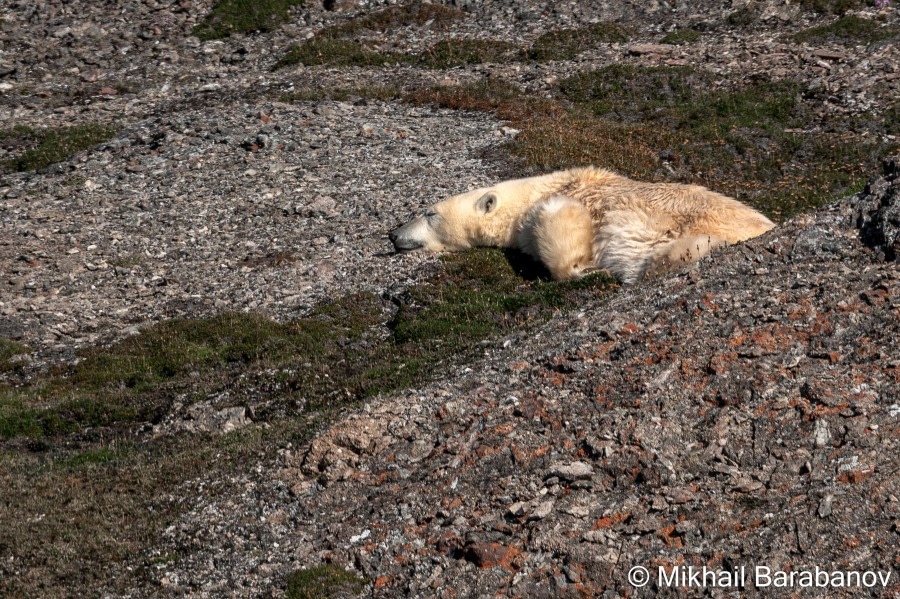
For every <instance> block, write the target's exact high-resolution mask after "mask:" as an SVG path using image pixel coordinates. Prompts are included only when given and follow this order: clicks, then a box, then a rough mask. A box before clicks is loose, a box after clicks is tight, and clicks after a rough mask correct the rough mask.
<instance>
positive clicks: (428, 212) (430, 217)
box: [425, 210, 438, 220]
mask: <svg viewBox="0 0 900 599" xmlns="http://www.w3.org/2000/svg"><path fill="white" fill-rule="evenodd" d="M437 215H438V213H437V212H435V211H434V210H426V211H425V218H427V219H428V220H434V219H435V218H437Z"/></svg>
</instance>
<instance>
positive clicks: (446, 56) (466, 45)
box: [419, 39, 520, 69]
mask: <svg viewBox="0 0 900 599" xmlns="http://www.w3.org/2000/svg"><path fill="white" fill-rule="evenodd" d="M519 55H520V50H519V47H518V46H516V45H515V44H510V43H508V42H501V41H497V40H472V39H449V40H443V41H440V42H438V43H436V44H435V45H434V46H432V47H431V48H429V49H428V50H427V51H426V52H424V53H423V54H422V55H421V56H420V58H419V62H420V63H421V64H423V65H425V66H428V67H431V68H435V69H446V68H450V67H456V66H464V65H467V64H482V63H505V62H509V61H511V60H514V59H516V58H517V57H519Z"/></svg>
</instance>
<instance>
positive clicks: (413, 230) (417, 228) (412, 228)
mask: <svg viewBox="0 0 900 599" xmlns="http://www.w3.org/2000/svg"><path fill="white" fill-rule="evenodd" d="M420 221H421V218H416V219H414V220H412V221H410V222H408V223H406V224H405V225H403V226H402V227H397V228H396V229H394V230H393V231H391V232H390V233H388V239H390V240H391V243H393V244H394V249H395V250H397V251H398V252H411V251H413V250H419V249H422V248H423V247H425V239H423V238H422V231H421V228H422V223H421V222H420Z"/></svg>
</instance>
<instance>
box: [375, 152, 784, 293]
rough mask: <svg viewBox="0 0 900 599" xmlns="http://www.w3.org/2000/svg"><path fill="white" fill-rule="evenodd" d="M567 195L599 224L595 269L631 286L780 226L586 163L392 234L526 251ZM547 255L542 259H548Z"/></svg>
mask: <svg viewBox="0 0 900 599" xmlns="http://www.w3.org/2000/svg"><path fill="white" fill-rule="evenodd" d="M558 195H562V196H565V197H567V198H571V199H572V200H575V201H577V202H580V203H581V204H582V205H583V206H584V207H585V208H586V209H587V210H588V211H589V212H590V215H591V221H592V224H593V231H594V239H593V261H594V266H595V267H596V268H599V269H605V270H607V271H609V273H610V274H612V275H613V276H615V277H616V278H618V279H619V280H621V281H622V282H623V283H625V284H631V283H635V282H637V281H639V280H640V279H641V278H642V277H643V276H644V275H645V274H646V273H648V272H654V273H655V272H661V271H664V270H668V269H670V268H673V267H675V266H678V265H679V264H685V263H689V262H693V261H695V260H699V259H700V258H702V257H703V256H705V255H706V254H708V253H709V252H711V251H713V250H715V249H717V248H719V247H722V246H724V245H727V244H731V243H737V242H739V241H743V240H745V239H749V238H751V237H755V236H757V235H761V234H762V233H765V232H766V231H768V230H769V229H771V228H772V227H774V226H775V224H774V223H773V222H772V221H770V220H769V219H768V218H766V217H765V216H763V215H762V214H761V213H759V212H757V211H756V210H754V209H753V208H750V207H749V206H746V205H745V204H742V203H740V202H738V201H737V200H733V199H731V198H728V197H726V196H723V195H721V194H718V193H715V192H712V191H709V190H708V189H706V188H704V187H699V186H697V185H682V184H679V183H645V182H641V181H634V180H632V179H628V178H626V177H623V176H621V175H617V174H616V173H613V172H611V171H608V170H604V169H599V168H594V167H586V168H575V169H570V170H565V171H558V172H555V173H550V174H547V175H541V176H537V177H529V178H526V179H514V180H510V181H503V182H501V183H498V184H496V185H493V186H491V187H483V188H480V189H475V190H473V191H469V192H466V193H463V194H460V195H457V196H453V197H451V198H448V199H446V200H444V201H442V202H438V203H437V204H434V205H433V206H431V207H430V208H428V209H426V210H425V212H424V214H422V215H420V216H418V217H416V218H414V219H413V220H412V221H410V222H408V223H407V224H405V225H403V226H401V227H399V228H397V229H395V230H393V231H391V233H390V235H389V237H390V240H391V241H392V242H393V244H394V247H395V248H396V249H397V251H412V250H427V251H432V252H442V251H460V250H465V249H468V248H471V247H473V246H496V247H508V248H519V243H520V241H521V238H520V230H521V225H522V223H523V219H525V218H526V217H527V215H528V214H529V212H530V211H531V210H532V209H533V208H534V207H535V206H536V205H538V204H540V203H541V202H543V201H545V200H548V199H550V198H552V197H553V196H558ZM546 259H547V258H544V257H542V260H546Z"/></svg>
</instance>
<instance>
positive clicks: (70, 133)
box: [0, 124, 116, 172]
mask: <svg viewBox="0 0 900 599" xmlns="http://www.w3.org/2000/svg"><path fill="white" fill-rule="evenodd" d="M115 134H116V129H115V128H114V127H111V126H107V125H98V124H83V125H74V126H71V127H58V128H52V129H32V128H30V127H16V128H13V129H11V130H7V131H2V132H0V145H4V146H6V147H23V146H25V147H27V149H26V150H25V151H24V152H23V153H22V154H21V155H20V156H19V157H18V158H14V159H12V160H9V161H7V162H5V163H4V164H3V166H4V167H5V168H7V169H9V170H13V171H20V172H22V171H33V170H39V169H42V168H46V167H48V166H50V165H51V164H54V163H56V162H62V161H64V160H68V159H69V158H71V157H72V156H74V155H75V154H77V153H78V152H81V151H82V150H86V149H87V148H90V147H92V146H95V145H97V144H100V143H103V142H105V141H108V140H109V139H111V138H112V137H113V136H114V135H115Z"/></svg>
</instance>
